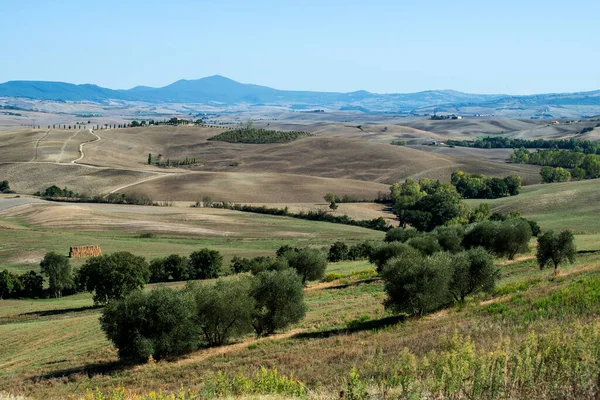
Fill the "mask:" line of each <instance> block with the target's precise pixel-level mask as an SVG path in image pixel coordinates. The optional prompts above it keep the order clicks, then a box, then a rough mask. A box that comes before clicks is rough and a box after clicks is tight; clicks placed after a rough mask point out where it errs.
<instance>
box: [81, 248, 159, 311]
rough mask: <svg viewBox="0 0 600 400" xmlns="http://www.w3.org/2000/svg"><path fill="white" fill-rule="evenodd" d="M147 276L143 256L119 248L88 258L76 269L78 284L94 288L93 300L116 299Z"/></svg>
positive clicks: (123, 295) (142, 285) (136, 286)
mask: <svg viewBox="0 0 600 400" xmlns="http://www.w3.org/2000/svg"><path fill="white" fill-rule="evenodd" d="M149 279H150V267H149V266H148V263H147V262H146V260H145V259H144V258H143V257H138V256H135V255H133V254H131V253H129V252H125V251H123V252H118V253H113V254H109V255H102V256H99V257H92V258H90V259H88V260H87V261H86V262H85V264H83V266H82V267H81V268H80V269H79V271H78V272H77V282H78V285H79V286H80V288H82V289H83V290H86V291H88V292H94V296H93V299H94V304H107V303H109V302H110V301H112V300H119V299H122V298H123V297H125V296H126V295H127V294H129V293H131V292H133V291H134V290H136V289H143V288H144V285H145V284H146V283H148V281H149Z"/></svg>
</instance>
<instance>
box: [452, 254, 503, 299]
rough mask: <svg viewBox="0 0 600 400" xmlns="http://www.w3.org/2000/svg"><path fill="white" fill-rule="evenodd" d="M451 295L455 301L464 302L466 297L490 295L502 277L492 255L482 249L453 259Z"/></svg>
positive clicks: (457, 255)
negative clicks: (475, 294)
mask: <svg viewBox="0 0 600 400" xmlns="http://www.w3.org/2000/svg"><path fill="white" fill-rule="evenodd" d="M452 269H453V274H452V280H451V281H450V286H449V288H450V293H451V294H452V297H453V298H454V300H456V301H459V302H464V300H465V297H467V296H468V295H470V294H474V293H477V292H487V293H490V292H492V291H493V290H494V288H495V287H496V281H497V280H498V278H499V277H500V273H499V270H498V268H496V267H495V266H494V260H493V259H492V257H491V256H490V254H489V253H488V252H487V251H485V250H484V249H483V248H481V247H475V248H473V249H470V250H468V251H464V252H461V253H458V254H456V255H454V256H453V258H452Z"/></svg>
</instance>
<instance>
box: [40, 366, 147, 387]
mask: <svg viewBox="0 0 600 400" xmlns="http://www.w3.org/2000/svg"><path fill="white" fill-rule="evenodd" d="M136 365H138V364H135V363H125V362H123V361H107V362H98V363H93V364H86V365H82V366H79V367H73V368H66V369H61V370H58V371H52V372H48V373H46V374H41V375H35V376H32V377H31V378H30V379H31V381H32V382H33V383H38V382H41V381H44V380H48V379H56V378H69V377H71V376H76V375H87V377H88V378H92V377H93V376H95V375H111V374H113V373H115V372H119V371H123V370H126V369H130V368H133V367H134V366H136Z"/></svg>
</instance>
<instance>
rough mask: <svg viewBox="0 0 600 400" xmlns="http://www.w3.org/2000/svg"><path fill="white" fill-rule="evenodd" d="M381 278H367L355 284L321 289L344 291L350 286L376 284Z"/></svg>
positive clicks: (349, 283) (350, 283) (343, 284)
mask: <svg viewBox="0 0 600 400" xmlns="http://www.w3.org/2000/svg"><path fill="white" fill-rule="evenodd" d="M380 280H381V278H379V277H377V278H369V279H363V280H360V281H356V282H348V283H342V284H339V285H335V286H328V287H325V288H323V290H332V289H346V288H349V287H352V286H360V285H362V284H364V283H373V282H377V281H380Z"/></svg>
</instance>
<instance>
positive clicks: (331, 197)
mask: <svg viewBox="0 0 600 400" xmlns="http://www.w3.org/2000/svg"><path fill="white" fill-rule="evenodd" d="M323 199H324V200H325V201H326V202H328V203H335V202H337V201H338V198H337V196H336V195H335V194H334V193H327V194H326V195H325V196H323Z"/></svg>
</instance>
